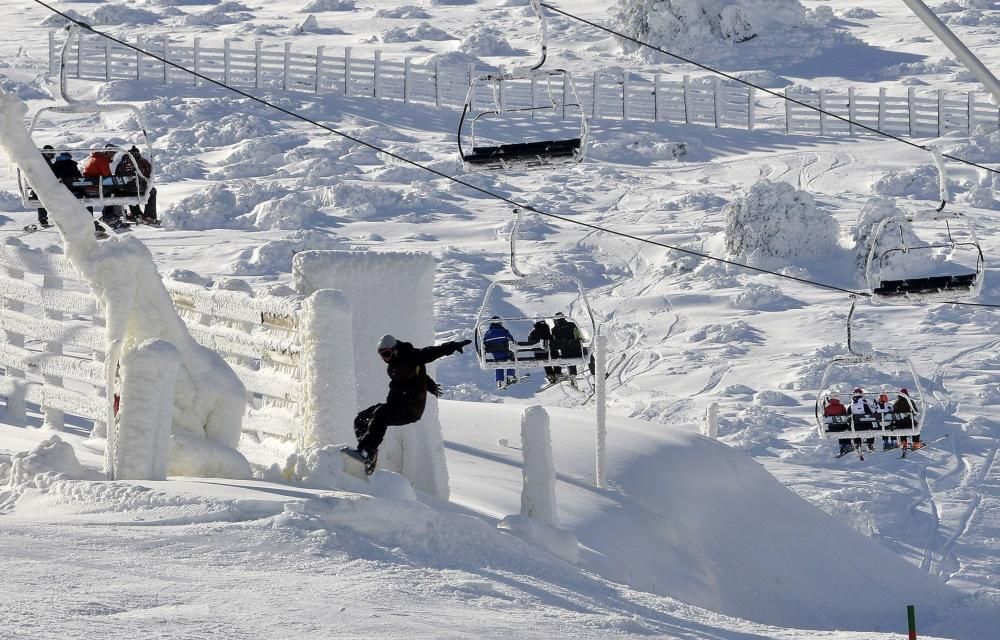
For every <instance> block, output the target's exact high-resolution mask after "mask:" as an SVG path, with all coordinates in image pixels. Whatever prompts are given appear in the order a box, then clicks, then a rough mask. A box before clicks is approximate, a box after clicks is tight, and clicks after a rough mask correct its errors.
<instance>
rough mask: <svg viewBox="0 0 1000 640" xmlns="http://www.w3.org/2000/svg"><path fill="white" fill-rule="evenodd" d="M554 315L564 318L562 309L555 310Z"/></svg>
mask: <svg viewBox="0 0 1000 640" xmlns="http://www.w3.org/2000/svg"><path fill="white" fill-rule="evenodd" d="M554 317H556V318H564V317H565V316H564V315H563V312H562V311H556V315H555V316H554Z"/></svg>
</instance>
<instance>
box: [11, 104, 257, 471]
mask: <svg viewBox="0 0 1000 640" xmlns="http://www.w3.org/2000/svg"><path fill="white" fill-rule="evenodd" d="M26 112H27V107H26V106H25V104H24V103H23V102H21V101H20V100H18V99H17V98H15V97H13V96H8V95H0V148H2V149H3V151H4V153H5V155H6V156H7V158H8V159H9V160H10V161H11V162H12V163H14V164H17V166H18V167H19V168H20V169H21V171H22V172H23V173H24V175H25V176H26V177H27V179H28V181H29V182H30V183H31V185H32V187H33V188H34V189H35V191H36V192H37V193H38V195H39V198H40V199H41V201H42V203H43V204H44V205H45V208H46V209H47V210H48V212H49V216H50V220H52V221H53V222H54V223H55V224H56V227H57V228H58V229H59V233H60V234H61V235H62V238H63V242H64V244H65V247H66V257H67V258H68V259H69V261H70V263H71V264H72V265H73V267H74V268H75V269H76V270H77V271H78V272H79V273H80V275H81V276H82V277H83V278H84V280H86V282H87V283H88V284H89V285H90V287H91V289H92V290H93V292H94V295H95V296H96V297H97V298H98V300H99V302H100V304H101V306H102V307H103V308H104V312H105V316H106V318H107V327H108V342H109V344H111V345H112V351H114V349H115V347H116V346H117V348H119V349H120V353H121V354H122V355H123V356H124V355H125V354H127V353H128V352H129V351H131V350H132V349H134V348H136V346H138V345H139V344H141V343H143V342H144V341H146V340H149V339H154V338H162V339H164V340H166V341H167V342H169V343H170V344H172V345H173V346H174V347H175V348H176V349H177V350H178V351H179V352H180V359H181V364H180V368H179V371H178V375H177V380H176V394H175V396H174V415H173V437H174V438H175V439H177V438H179V439H182V440H183V441H184V444H183V445H179V444H178V443H175V444H174V445H173V450H174V453H173V454H172V455H171V461H170V470H169V472H170V473H177V472H181V471H183V473H185V474H187V475H206V474H214V473H216V472H218V471H219V467H218V466H216V465H215V464H214V461H215V460H216V459H217V456H216V455H214V454H211V455H207V456H203V455H199V453H200V452H199V453H196V451H197V450H198V448H199V446H200V445H201V444H204V445H205V447H206V448H207V449H211V450H213V451H214V450H215V449H216V448H219V447H221V448H223V449H230V450H232V455H231V456H230V462H231V463H233V464H230V465H227V468H226V470H227V471H229V472H230V473H231V474H232V475H235V476H237V477H239V476H243V477H249V475H250V466H249V464H247V463H246V461H245V460H242V456H240V455H239V454H238V453H236V452H235V447H236V445H237V443H238V442H239V438H240V425H241V422H242V419H243V411H244V405H245V402H246V392H245V389H244V387H243V384H242V383H241V382H240V381H239V379H238V378H237V377H236V374H234V373H233V371H232V369H230V368H229V366H228V365H227V364H226V363H225V361H224V360H223V359H222V358H221V356H219V355H218V354H216V353H215V352H213V351H210V350H209V349H206V348H204V347H202V346H200V345H198V344H197V343H196V342H195V341H194V340H193V339H192V338H191V335H190V334H189V333H188V331H187V328H186V327H185V326H184V322H183V321H182V320H181V319H180V317H179V316H178V315H177V312H176V311H175V310H174V306H173V303H172V302H171V300H170V296H169V295H168V293H167V290H166V289H165V288H164V286H163V282H162V280H161V279H160V274H159V273H158V272H157V270H156V265H155V263H154V262H153V258H152V255H151V254H150V253H149V250H148V249H147V248H146V247H145V245H143V244H142V242H140V241H139V240H138V239H136V238H131V237H127V236H126V237H120V238H118V237H116V238H111V239H109V240H107V241H104V242H101V243H98V242H97V240H96V239H95V238H94V229H93V223H92V221H91V220H92V218H91V215H90V213H89V212H87V211H86V209H85V208H84V207H83V206H82V205H81V203H80V202H79V201H78V200H77V199H76V198H75V197H73V195H72V194H71V193H70V192H69V190H68V189H66V188H65V187H64V186H63V184H62V183H61V182H59V181H58V180H57V179H56V177H55V175H53V173H52V171H51V170H50V169H49V167H48V165H46V163H45V160H44V159H43V158H42V156H41V154H40V153H39V152H38V150H37V149H36V148H35V145H34V144H33V143H32V141H31V138H30V137H29V135H28V132H27V131H26V130H25V128H24V124H23V123H24V116H25V114H26ZM184 456H189V457H188V458H187V459H183V458H184ZM241 460H242V463H240V461H241Z"/></svg>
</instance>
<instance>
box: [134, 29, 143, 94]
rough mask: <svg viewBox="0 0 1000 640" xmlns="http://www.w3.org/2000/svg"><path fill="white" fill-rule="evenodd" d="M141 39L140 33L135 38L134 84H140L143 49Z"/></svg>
mask: <svg viewBox="0 0 1000 640" xmlns="http://www.w3.org/2000/svg"><path fill="white" fill-rule="evenodd" d="M143 44H145V43H144V42H143V37H142V34H141V33H140V34H139V35H137V36H136V37H135V48H136V52H135V80H136V82H142V53H141V51H142V48H143Z"/></svg>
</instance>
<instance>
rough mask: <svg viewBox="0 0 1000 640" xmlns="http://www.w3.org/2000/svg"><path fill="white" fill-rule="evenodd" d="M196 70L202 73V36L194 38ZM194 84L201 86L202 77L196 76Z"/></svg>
mask: <svg viewBox="0 0 1000 640" xmlns="http://www.w3.org/2000/svg"><path fill="white" fill-rule="evenodd" d="M194 72H195V73H201V38H195V39H194ZM194 86H196V87H198V86H201V79H200V78H199V77H198V76H195V77H194Z"/></svg>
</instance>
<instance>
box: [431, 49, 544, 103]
mask: <svg viewBox="0 0 1000 640" xmlns="http://www.w3.org/2000/svg"><path fill="white" fill-rule="evenodd" d="M531 84H532V98H531V102H532V106H534V102H535V98H534V79H532V81H531ZM441 85H442V82H441V61H440V60H434V106H435V107H440V106H441ZM532 116H534V114H533V113H532Z"/></svg>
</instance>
